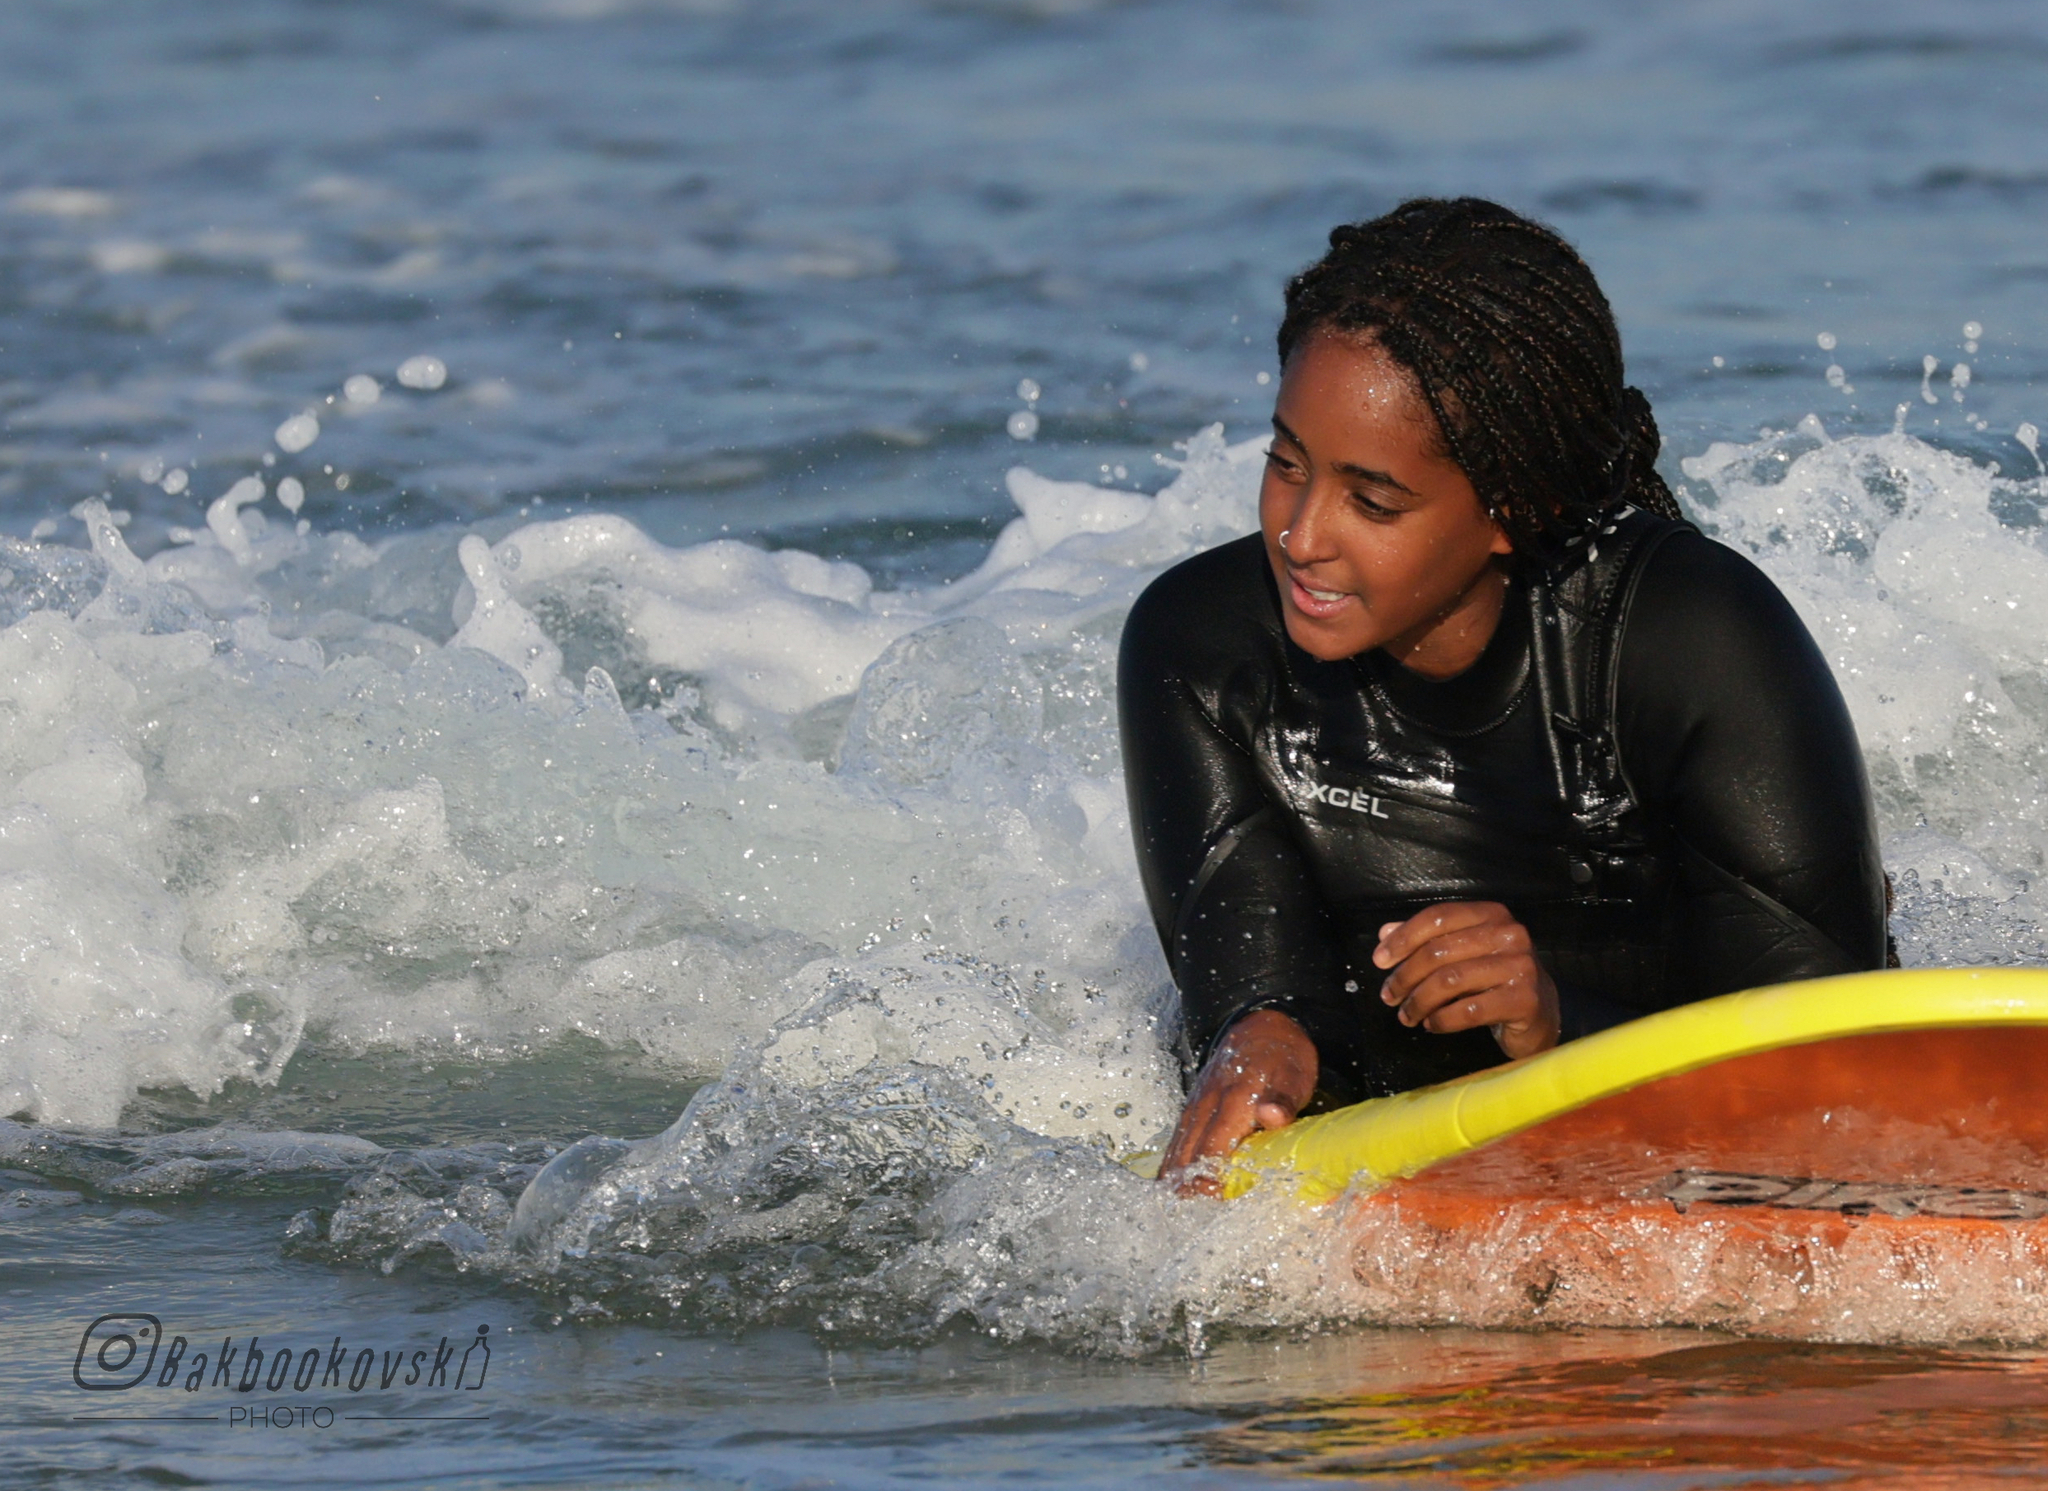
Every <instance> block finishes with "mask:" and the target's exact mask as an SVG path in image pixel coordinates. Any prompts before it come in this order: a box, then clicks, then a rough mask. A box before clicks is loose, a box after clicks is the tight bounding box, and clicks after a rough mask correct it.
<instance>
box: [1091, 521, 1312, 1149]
mask: <svg viewBox="0 0 2048 1491" xmlns="http://www.w3.org/2000/svg"><path fill="white" fill-rule="evenodd" d="M1235 547H1237V546H1235V545H1231V546H1227V547H1226V548H1225V549H1222V550H1215V551H1211V553H1210V554H1207V555H1203V556H1200V557H1199V558H1198V559H1197V560H1194V561H1191V562H1190V563H1189V564H1187V565H1183V566H1181V567H1180V568H1179V569H1176V570H1174V571H1171V572H1169V573H1168V574H1167V575H1166V576H1164V577H1162V579H1161V580H1160V581H1158V582H1156V583H1155V584H1154V585H1153V586H1152V588H1151V589H1149V590H1147V591H1146V593H1145V594H1144V595H1143V596H1142V597H1140V599H1139V601H1138V604H1137V605H1136V606H1135V607H1133V608H1132V611H1131V616H1130V619H1129V621H1128V622H1127V623H1126V625H1125V629H1124V638H1123V645H1122V649H1121V652H1120V655H1119V659H1118V677H1117V707H1118V717H1119V725H1120V729H1121V735H1122V742H1123V765H1124V781H1125V785H1126V789H1127V790H1128V792H1129V795H1130V806H1131V825H1132V831H1133V835H1134V837H1135V840H1136V846H1137V852H1138V865H1139V870H1140V873H1141V876H1142V878H1143V881H1144V886H1145V894H1146V898H1147V901H1148V902H1149V904H1150V906H1151V910H1152V916H1153V922H1154V925H1155V926H1156V927H1157V929H1158V932H1159V939H1160V944H1161V946H1162V947H1163V948H1164V949H1165V951H1166V958H1167V963H1168V966H1169V967H1170V968H1171V970H1172V973H1173V979H1174V984H1175V987H1176V988H1177V989H1178V990H1179V993H1180V1000H1181V1015H1182V1021H1183V1028H1184V1030H1183V1033H1184V1039H1185V1043H1186V1051H1187V1055H1188V1057H1189V1059H1190V1063H1191V1065H1198V1066H1200V1068H1201V1076H1200V1078H1199V1079H1198V1080H1197V1081H1196V1082H1195V1084H1194V1087H1193V1090H1192V1092H1191V1097H1190V1103H1189V1108H1188V1110H1187V1113H1186V1114H1184V1115H1183V1119H1182V1123H1181V1125H1180V1128H1179V1129H1178V1130H1177V1131H1176V1137H1175V1146H1174V1149H1173V1151H1172V1153H1173V1155H1174V1156H1176V1157H1177V1165H1176V1168H1185V1166H1186V1165H1188V1164H1190V1163H1195V1162H1197V1161H1199V1160H1201V1159H1204V1158H1207V1157H1210V1156H1212V1155H1220V1154H1222V1153H1225V1152H1227V1151H1228V1150H1229V1149H1230V1148H1231V1147H1232V1146H1233V1145H1235V1144H1236V1143H1237V1141H1238V1140H1240V1139H1242V1138H1243V1137H1244V1136H1245V1135H1246V1134H1249V1133H1250V1132H1251V1131H1252V1130H1253V1128H1255V1127H1258V1126H1259V1124H1258V1122H1257V1121H1256V1116H1255V1115H1256V1112H1257V1111H1258V1110H1259V1105H1260V1104H1262V1103H1266V1104H1273V1105H1275V1106H1274V1108H1273V1111H1272V1112H1269V1113H1268V1114H1267V1117H1269V1118H1270V1117H1272V1116H1274V1114H1275V1113H1277V1112H1278V1111H1279V1109H1280V1108H1282V1107H1284V1108H1285V1110H1286V1119H1291V1118H1292V1117H1293V1115H1294V1113H1295V1112H1297V1111H1299V1109H1300V1107H1301V1105H1302V1104H1303V1103H1305V1102H1306V1101H1307V1100H1308V1097H1309V1095H1310V1093H1311V1092H1312V1091H1313V1090H1314V1087H1315V1082H1316V1078H1317V1073H1318V1070H1319V1065H1320V1064H1319V1061H1318V1057H1317V1048H1318V1047H1320V1046H1323V1045H1324V1044H1325V1043H1326V1042H1332V1043H1342V1042H1343V1041H1345V1040H1346V1039H1347V1030H1348V1028H1349V1026H1350V1024H1351V1023H1352V1022H1351V1021H1350V1020H1348V1019H1347V1018H1346V1012H1345V1010H1344V1007H1343V1002H1342V996H1341V994H1340V988H1339V986H1340V984H1341V981H1342V978H1343V973H1342V960H1341V956H1340V953H1339V947H1338V942H1337V938H1336V936H1335V932H1334V929H1333V927H1332V925H1331V923H1330V919H1329V915H1328V913H1327V911H1326V910H1325V909H1324V906H1323V902H1322V899H1321V895H1320V893H1319V892H1318V890H1317V888H1316V886H1315V883H1314V880H1313V878H1312V877H1311V875H1310V873H1309V870H1308V866H1307V864H1306V863H1305V862H1304V860H1303V858H1302V856H1301V853H1300V851H1299V849H1298V848H1297V847H1296V845H1295V843H1294V841H1293V839H1292V838H1291V837H1290V836H1289V835H1288V833H1287V831H1286V829H1285V828H1284V826H1283V825H1282V823H1281V822H1280V820H1279V816H1278V814H1277V812H1276V811H1274V808H1273V804H1272V802H1271V800H1270V799H1269V798H1268V796H1267V794H1266V791H1265V788H1264V786H1263V784H1262V782H1261V780H1260V777H1259V775H1258V772H1257V770H1256V768H1255V766H1254V765H1253V762H1252V758H1251V756H1250V754H1249V753H1248V751H1247V750H1246V748H1245V746H1244V745H1241V744H1240V743H1238V742H1237V741H1235V740H1233V739H1231V738H1230V736H1229V735H1228V734H1227V733H1226V732H1225V730H1224V728H1223V727H1222V726H1221V725H1220V724H1219V723H1218V718H1217V716H1218V714H1219V712H1220V706H1221V701H1222V700H1223V699H1224V697H1225V696H1226V695H1227V694H1228V693H1229V691H1230V690H1231V689H1232V688H1233V687H1235V686H1239V685H1240V683H1241V681H1242V680H1243V679H1245V678H1248V677H1250V676H1251V674H1250V673H1247V672H1245V671H1244V670H1246V669H1247V668H1249V667H1250V665H1251V664H1250V659H1249V658H1248V657H1247V654H1248V653H1252V654H1253V655H1255V650H1256V648H1257V646H1258V645H1260V644H1261V642H1262V640H1263V639H1262V638H1261V637H1260V636H1259V634H1258V631H1257V622H1256V619H1255V617H1256V613H1255V612H1250V611H1249V607H1250V605H1251V604H1253V603H1255V601H1256V599H1258V598H1259V597H1256V596H1255V595H1248V596H1242V597H1239V596H1233V595H1231V594H1230V593H1229V592H1230V590H1231V589H1232V588H1233V587H1232V586H1231V585H1230V584H1229V582H1230V581H1231V580H1233V579H1236V578H1237V576H1236V575H1235V574H1234V573H1233V571H1232V569H1231V568H1230V567H1229V561H1230V559H1231V557H1232V556H1231V553H1230V551H1231V549H1234V548H1235ZM1238 568H1240V569H1241V568H1242V566H1241V565H1240V566H1238ZM1253 577H1254V578H1255V579H1256V578H1257V575H1256V572H1255V571H1254V572H1253ZM1219 592H1221V593H1219ZM1253 671H1254V672H1255V671H1256V670H1253ZM1243 686H1250V685H1243ZM1259 1011H1268V1012H1272V1015H1271V1017H1270V1018H1267V1019H1263V1020H1259V1021H1255V1022H1254V1021H1248V1020H1247V1019H1246V1018H1245V1017H1246V1016H1249V1015H1252V1014H1254V1013H1255V1012H1259ZM1281 1016H1285V1020H1284V1021H1282V1020H1280V1017H1281ZM1283 1026H1284V1027H1285V1028H1284V1029H1283ZM1290 1031H1291V1032H1293V1033H1294V1034H1295V1035H1298V1036H1299V1037H1300V1040H1299V1041H1298V1042H1297V1041H1295V1040H1291V1039H1289V1038H1288V1033H1289V1032H1290ZM1260 1032H1263V1036H1264V1037H1265V1038H1261V1039H1254V1038H1253V1036H1254V1034H1255V1033H1260ZM1276 1033H1277V1034H1276ZM1226 1038H1227V1039H1226ZM1304 1043H1305V1045H1306V1048H1307V1049H1306V1052H1305V1053H1304V1051H1303V1050H1302V1049H1301V1046H1302V1044H1304ZM1304 1073H1305V1080H1306V1086H1305V1087H1304V1086H1302V1081H1303V1074H1304ZM1281 1121H1286V1120H1281Z"/></svg>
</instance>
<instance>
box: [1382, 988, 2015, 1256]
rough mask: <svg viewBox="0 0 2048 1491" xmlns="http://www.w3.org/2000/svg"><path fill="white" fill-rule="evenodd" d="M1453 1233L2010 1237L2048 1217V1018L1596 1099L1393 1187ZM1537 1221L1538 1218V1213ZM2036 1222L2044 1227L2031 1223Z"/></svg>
mask: <svg viewBox="0 0 2048 1491" xmlns="http://www.w3.org/2000/svg"><path fill="white" fill-rule="evenodd" d="M1371 1204H1373V1205H1383V1206H1395V1207H1399V1208H1400V1209H1402V1210H1403V1211H1404V1212H1405V1213H1406V1214H1407V1215H1408V1216H1409V1217H1411V1218H1413V1219H1414V1220H1416V1221H1421V1222H1424V1223H1425V1224H1427V1225H1434V1226H1440V1227H1442V1228H1444V1229H1445V1230H1448V1231H1462V1230H1468V1229H1470V1228H1473V1227H1475V1226H1480V1225H1484V1224H1487V1223H1490V1222H1492V1221H1493V1220H1494V1219H1496V1218H1498V1217H1499V1216H1500V1215H1501V1213H1502V1212H1503V1210H1504V1209H1505V1208H1508V1207H1511V1206H1513V1207H1521V1208H1524V1209H1525V1211H1537V1212H1546V1213H1550V1214H1552V1220H1553V1221H1554V1222H1555V1223H1556V1224H1558V1225H1560V1226H1563V1225H1565V1224H1566V1223H1568V1221H1569V1219H1570V1218H1571V1216H1572V1215H1573V1214H1575V1213H1582V1212H1595V1213H1598V1214H1600V1215H1601V1216H1602V1217H1603V1218H1605V1219H1608V1220H1620V1219H1623V1218H1624V1217H1626V1218H1627V1219H1628V1220H1630V1221H1632V1222H1634V1223H1636V1224H1637V1225H1639V1226H1642V1227H1647V1228H1649V1229H1651V1230H1654V1231H1660V1232H1663V1231H1677V1230H1683V1229H1684V1227H1685V1226H1686V1225H1687V1219H1691V1221H1692V1222H1693V1223H1700V1222H1706V1223H1711V1224H1715V1225H1722V1224H1733V1223H1739V1224H1740V1226H1741V1227H1742V1229H1743V1230H1745V1231H1753V1232H1758V1233H1763V1234H1777V1235H1780V1236H1783V1237H1785V1238H1787V1239H1790V1238H1793V1237H1798V1238H1802V1239H1805V1238H1814V1237H1817V1236H1818V1237H1826V1236H1828V1235H1830V1234H1835V1235H1838V1236H1840V1237H1841V1238H1844V1239H1846V1237H1847V1236H1848V1234H1849V1232H1850V1230H1851V1229H1852V1228H1861V1227H1863V1226H1866V1225H1870V1224H1875V1225H1876V1226H1877V1227H1878V1228H1879V1229H1880V1230H1882V1231H1884V1232H1887V1233H1893V1234H1897V1235H1899V1236H1900V1237H1902V1238H1905V1237H1912V1236H1916V1235H1928V1236H1934V1235H1938V1236H1944V1237H1949V1236H1954V1235H1955V1233H1956V1231H1957V1229H1958V1228H1959V1227H1960V1228H1962V1229H1964V1230H1971V1231H1974V1230H1978V1229H1993V1230H1999V1231H2004V1230H2007V1229H2010V1228H2012V1227H2013V1226H2015V1225H2024V1224H2029V1223H2037V1222H2040V1221H2041V1220H2042V1219H2043V1218H2048V1026H2031V1027H2028V1026H2017V1027H2013V1026H2007V1027H1997V1026H1993V1027H1981V1026H1980V1027H1962V1028H1946V1029H1943V1028H1934V1029H1920V1030H1902V1031H1885V1032H1878V1033H1872V1034H1868V1035H1852V1036H1841V1037H1835V1038H1831V1039H1827V1040H1822V1041H1816V1042H1812V1043H1808V1044H1803V1045H1798V1046H1788V1047H1780V1048H1777V1049H1774V1050H1766V1051H1759V1052H1754V1053H1751V1054H1749V1055H1745V1056H1738V1057H1734V1058H1731V1059H1729V1060H1725V1061H1720V1062H1716V1063H1714V1064H1713V1065H1712V1066H1708V1067H1702V1068H1697V1069H1695V1070H1692V1071H1686V1072H1679V1073H1675V1074H1673V1075H1670V1076H1666V1077H1661V1078H1656V1079H1653V1080H1651V1081H1647V1082H1645V1083H1643V1084H1641V1085H1640V1086H1636V1087H1632V1088H1629V1089H1627V1090H1625V1091H1622V1092H1619V1093H1614V1094H1612V1095H1610V1096H1607V1097H1603V1098H1599V1099H1596V1100H1595V1101H1593V1102H1590V1103H1587V1104H1585V1105H1584V1106H1582V1107H1578V1108H1573V1109H1571V1110H1569V1111H1567V1112H1564V1113H1560V1114H1558V1115H1556V1116H1554V1117H1550V1118H1546V1119H1543V1120H1541V1121H1539V1122H1537V1123H1535V1124H1533V1125H1531V1126H1530V1127H1528V1128H1525V1129H1522V1130H1521V1131H1520V1132H1517V1133H1514V1134H1511V1135H1508V1136H1506V1137H1504V1138H1500V1139H1496V1140H1493V1141H1492V1142H1490V1143H1487V1144H1483V1145H1481V1146H1479V1147H1477V1148H1474V1149H1471V1150H1467V1151H1465V1152H1464V1153H1462V1154H1457V1155H1453V1156H1450V1157H1449V1158H1446V1159H1443V1160H1440V1161H1438V1162H1436V1163H1435V1164H1432V1165H1429V1166H1427V1167H1425V1168H1424V1169H1422V1170H1420V1171H1419V1172H1417V1173H1416V1174H1415V1175H1414V1176H1412V1177H1409V1178H1406V1179H1397V1180H1394V1181H1392V1182H1391V1183H1390V1184H1388V1185H1387V1186H1386V1187H1384V1188H1383V1189H1382V1190H1380V1191H1379V1192H1378V1193H1377V1194H1376V1195H1375V1196H1374V1197H1372V1198H1371ZM1531 1220H1535V1218H1531ZM2030 1230H2032V1229H2030Z"/></svg>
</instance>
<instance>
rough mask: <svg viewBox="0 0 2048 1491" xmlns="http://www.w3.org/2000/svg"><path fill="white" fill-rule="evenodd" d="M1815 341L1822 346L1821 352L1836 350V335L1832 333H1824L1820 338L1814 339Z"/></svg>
mask: <svg viewBox="0 0 2048 1491" xmlns="http://www.w3.org/2000/svg"><path fill="white" fill-rule="evenodd" d="M1814 341H1815V342H1817V343H1819V344H1820V350H1821V351H1823V352H1832V351H1834V350H1835V334H1834V333H1833V332H1832V331H1824V332H1822V333H1821V334H1820V335H1819V336H1817V337H1815V338H1814Z"/></svg>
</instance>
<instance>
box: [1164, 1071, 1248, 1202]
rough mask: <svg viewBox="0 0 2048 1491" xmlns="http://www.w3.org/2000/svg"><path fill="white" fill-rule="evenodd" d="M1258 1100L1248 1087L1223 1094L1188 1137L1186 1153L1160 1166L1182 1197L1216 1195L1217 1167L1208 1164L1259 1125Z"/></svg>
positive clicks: (1218, 1186)
mask: <svg viewBox="0 0 2048 1491" xmlns="http://www.w3.org/2000/svg"><path fill="white" fill-rule="evenodd" d="M1257 1107H1258V1103H1257V1102H1256V1101H1255V1095H1254V1094H1253V1093H1252V1092H1251V1091H1249V1090H1248V1089H1238V1090H1236V1091H1233V1092H1228V1093H1225V1094H1224V1095H1222V1097H1221V1098H1220V1099H1219V1101H1218V1102H1217V1103H1216V1104H1215V1106H1214V1107H1213V1108H1212V1109H1211V1110H1210V1111H1209V1113H1208V1114H1207V1115H1206V1116H1205V1117H1204V1119H1203V1121H1202V1123H1201V1125H1200V1127H1199V1128H1198V1129H1197V1130H1196V1131H1195V1132H1194V1133H1192V1134H1191V1135H1190V1136H1189V1139H1190V1142H1189V1143H1188V1144H1187V1145H1186V1146H1185V1149H1186V1153H1185V1156H1184V1157H1183V1158H1182V1159H1181V1160H1180V1162H1179V1163H1178V1164H1177V1165H1174V1166H1171V1167H1167V1166H1162V1167H1161V1168H1160V1172H1159V1173H1160V1174H1161V1175H1162V1176H1163V1177H1165V1178H1166V1179H1168V1180H1169V1181H1171V1182H1172V1183H1173V1187H1174V1189H1175V1190H1176V1191H1177V1192H1179V1193H1180V1194H1181V1195H1183V1196H1215V1195H1219V1194H1220V1193H1221V1192H1222V1189H1223V1186H1222V1180H1221V1177H1220V1176H1219V1175H1218V1174H1217V1173H1216V1172H1217V1170H1218V1169H1219V1168H1220V1167H1219V1166H1217V1165H1215V1164H1213V1163H1209V1162H1212V1161H1215V1160H1218V1159H1220V1158H1222V1157H1223V1156H1224V1155H1227V1154H1229V1153H1230V1152H1231V1151H1232V1150H1233V1149H1235V1148H1237V1146H1238V1145H1239V1144H1241V1143H1243V1142H1244V1141H1245V1140H1246V1139H1248V1138H1250V1137H1251V1135H1252V1134H1253V1133H1254V1132H1255V1131H1257V1129H1258V1128H1259V1121H1258V1116H1257V1112H1256V1110H1257Z"/></svg>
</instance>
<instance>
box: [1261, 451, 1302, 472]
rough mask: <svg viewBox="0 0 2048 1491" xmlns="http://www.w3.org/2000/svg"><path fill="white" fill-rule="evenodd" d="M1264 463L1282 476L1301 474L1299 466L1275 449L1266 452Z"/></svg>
mask: <svg viewBox="0 0 2048 1491" xmlns="http://www.w3.org/2000/svg"><path fill="white" fill-rule="evenodd" d="M1266 464H1267V465H1268V466H1270V467H1272V468H1273V469H1274V470H1275V471H1277V472H1279V473H1280V474H1281V475H1282V476H1299V475H1300V474H1301V467H1300V466H1298V465H1297V464H1295V463H1294V462H1293V461H1291V460H1289V459H1288V458H1287V457H1286V456H1283V455H1281V454H1280V452H1279V451H1277V450H1269V451H1267V452H1266Z"/></svg>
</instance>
